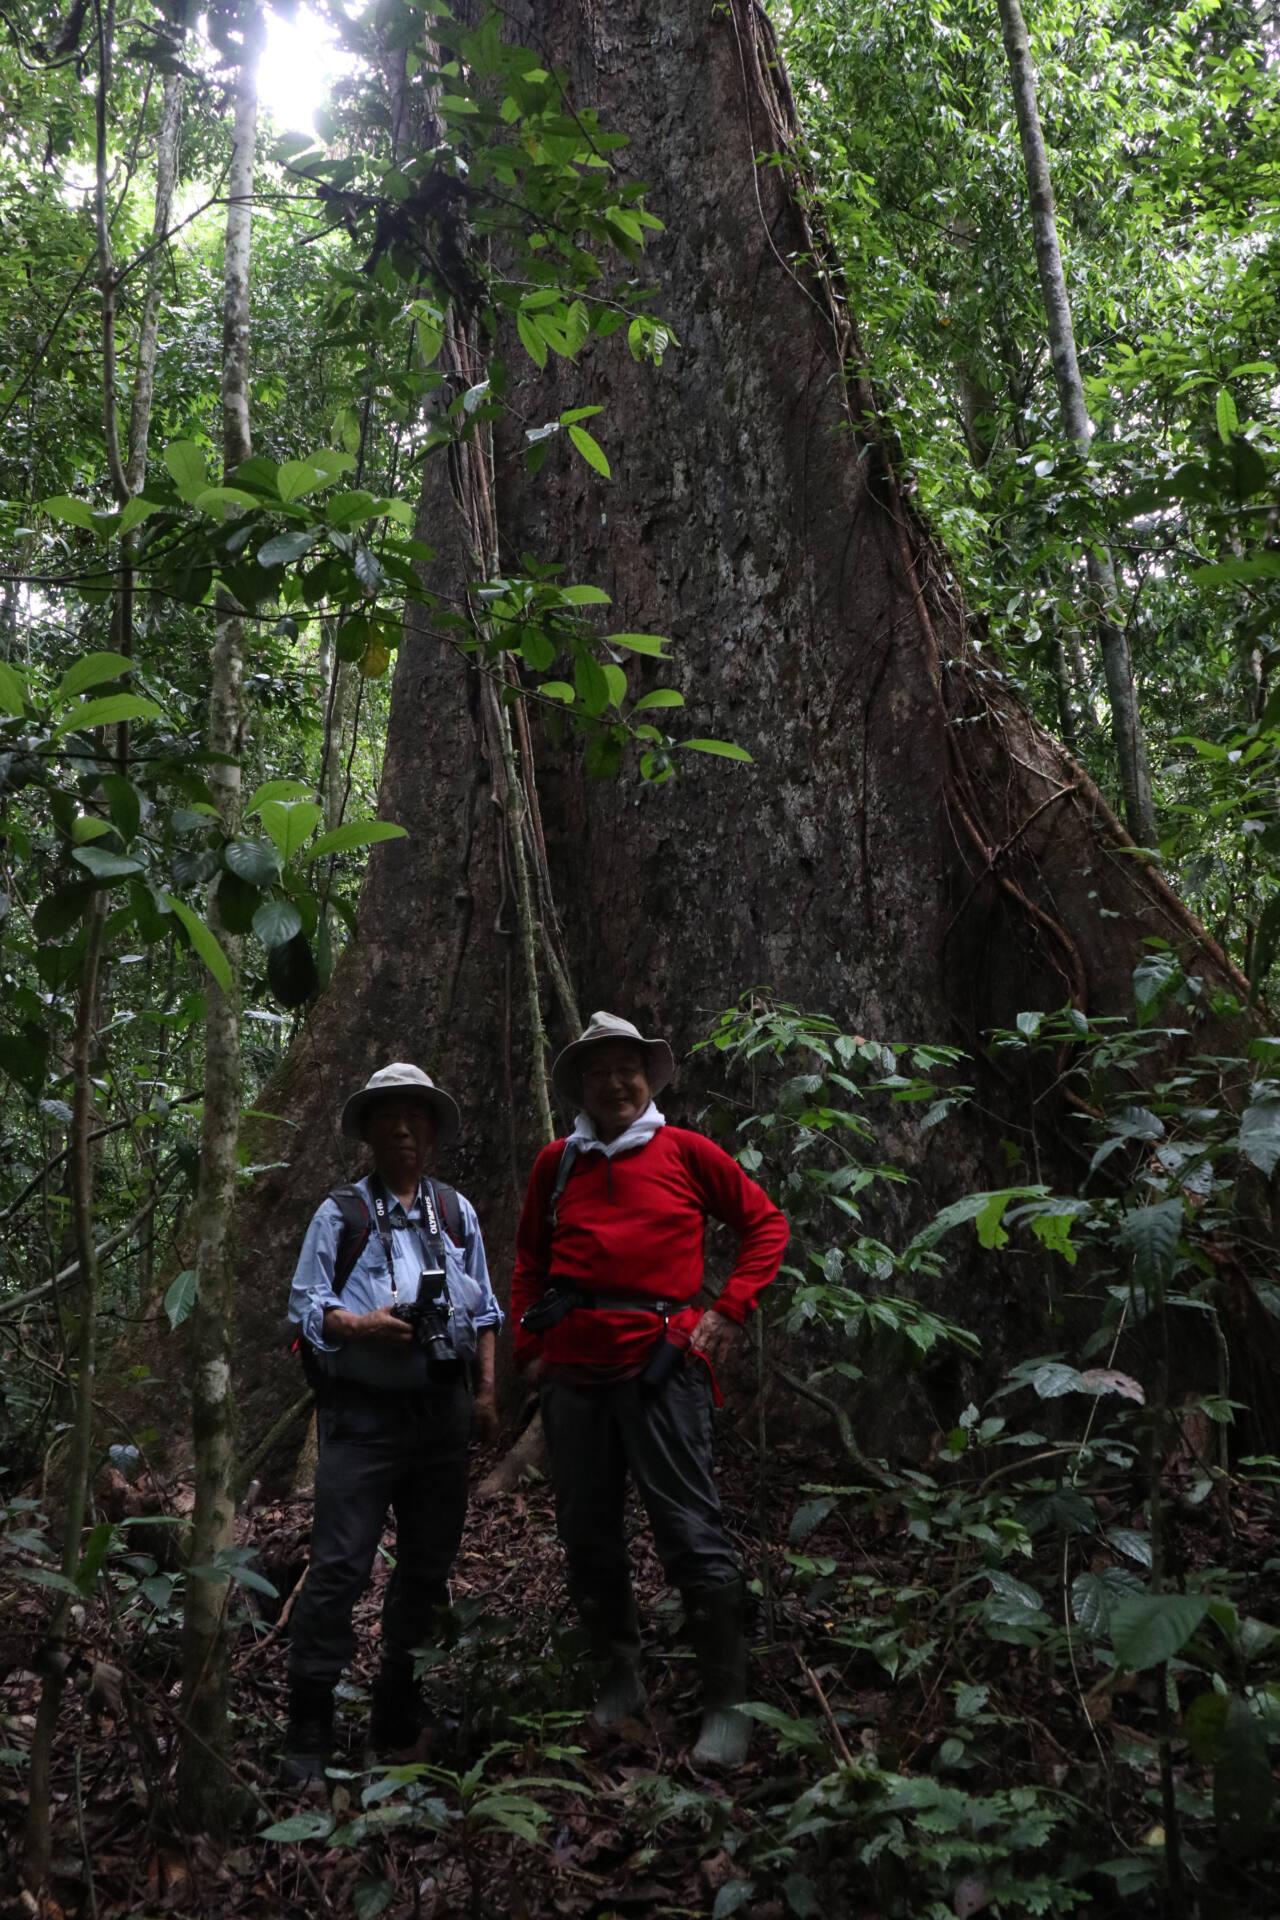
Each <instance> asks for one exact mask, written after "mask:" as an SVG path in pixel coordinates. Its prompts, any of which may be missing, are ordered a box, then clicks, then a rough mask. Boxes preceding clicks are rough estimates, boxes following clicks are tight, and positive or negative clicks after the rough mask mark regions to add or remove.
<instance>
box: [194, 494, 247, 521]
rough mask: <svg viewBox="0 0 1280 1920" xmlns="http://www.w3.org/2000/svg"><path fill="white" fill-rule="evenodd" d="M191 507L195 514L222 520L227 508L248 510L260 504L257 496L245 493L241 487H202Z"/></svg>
mask: <svg viewBox="0 0 1280 1920" xmlns="http://www.w3.org/2000/svg"><path fill="white" fill-rule="evenodd" d="M191 505H192V506H193V507H194V508H195V509H196V511H197V513H208V514H212V515H214V516H215V517H216V518H218V519H223V518H225V516H226V511H227V508H228V507H240V508H243V509H245V510H250V509H253V508H256V507H260V506H261V505H262V502H261V500H260V499H259V498H258V496H257V494H254V493H246V492H245V490H244V488H243V487H203V488H202V489H201V490H200V492H199V493H198V494H197V495H196V496H195V499H194V500H193V501H192V502H191Z"/></svg>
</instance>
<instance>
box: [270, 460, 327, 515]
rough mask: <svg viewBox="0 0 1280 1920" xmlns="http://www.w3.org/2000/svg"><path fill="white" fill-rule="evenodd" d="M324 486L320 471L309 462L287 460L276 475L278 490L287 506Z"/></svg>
mask: <svg viewBox="0 0 1280 1920" xmlns="http://www.w3.org/2000/svg"><path fill="white" fill-rule="evenodd" d="M323 485H324V478H323V476H322V474H321V472H320V469H319V468H318V467H313V466H312V464H311V462H310V461H309V460H286V461H285V463H284V465H283V466H282V467H280V468H279V470H278V471H277V473H276V490H277V491H278V493H279V495H280V498H281V499H282V500H283V501H284V502H285V504H286V505H288V503H289V502H290V501H291V500H301V499H302V497H303V496H304V494H308V493H314V492H315V490H316V488H317V487H321V486H323Z"/></svg>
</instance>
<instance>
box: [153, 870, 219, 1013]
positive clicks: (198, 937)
mask: <svg viewBox="0 0 1280 1920" xmlns="http://www.w3.org/2000/svg"><path fill="white" fill-rule="evenodd" d="M161 897H162V899H163V901H164V904H165V906H167V907H168V909H169V911H170V913H172V914H174V915H175V916H176V918H177V919H178V920H180V921H181V923H182V925H183V927H184V928H185V930H186V934H187V938H188V939H189V940H190V942H191V944H192V946H193V947H194V948H195V950H196V952H197V953H198V954H199V956H200V958H201V959H202V960H203V961H204V964H205V965H206V967H208V969H209V971H210V973H211V974H212V975H213V977H214V979H215V980H216V981H217V983H218V985H219V986H220V987H221V988H222V991H223V992H224V993H230V991H231V965H230V962H229V961H228V959H227V956H226V954H225V953H224V952H223V951H222V948H221V947H220V946H219V945H218V942H217V940H216V939H215V938H214V936H213V935H212V934H211V933H210V931H209V929H208V927H206V925H205V923H204V921H203V920H202V919H201V918H200V915H199V914H198V913H193V912H192V910H191V908H190V907H189V906H188V905H187V904H186V902H185V901H183V900H178V899H176V898H175V897H174V895H173V894H171V893H166V894H164V895H162V896H161Z"/></svg>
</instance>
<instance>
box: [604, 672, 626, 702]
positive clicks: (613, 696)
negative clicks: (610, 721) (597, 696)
mask: <svg viewBox="0 0 1280 1920" xmlns="http://www.w3.org/2000/svg"><path fill="white" fill-rule="evenodd" d="M600 671H601V672H602V673H603V675H604V677H605V679H606V681H607V682H608V685H609V705H610V706H611V707H621V705H622V703H623V701H624V700H625V699H626V697H627V676H626V674H625V673H624V672H623V671H622V668H621V667H615V666H611V665H610V664H609V663H608V662H606V663H605V665H604V666H602V667H601V669H600Z"/></svg>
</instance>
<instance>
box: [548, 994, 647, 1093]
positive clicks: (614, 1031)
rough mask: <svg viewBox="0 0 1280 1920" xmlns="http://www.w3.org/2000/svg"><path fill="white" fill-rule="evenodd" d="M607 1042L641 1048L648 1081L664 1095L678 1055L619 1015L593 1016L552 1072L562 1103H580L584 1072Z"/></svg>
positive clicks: (560, 1055)
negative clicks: (592, 1053)
mask: <svg viewBox="0 0 1280 1920" xmlns="http://www.w3.org/2000/svg"><path fill="white" fill-rule="evenodd" d="M605 1040H626V1041H628V1042H629V1043H630V1044H631V1045H632V1046H634V1047H639V1048H640V1051H641V1052H642V1053H643V1054H644V1059H645V1077H646V1079H647V1080H648V1082H649V1086H650V1088H651V1090H652V1091H653V1092H654V1093H661V1091H662V1089H663V1088H664V1087H665V1086H666V1084H667V1082H668V1081H669V1080H670V1078H671V1076H672V1074H673V1073H674V1072H675V1070H676V1060H675V1055H674V1054H673V1053H672V1051H671V1049H670V1047H669V1046H668V1045H667V1043H666V1041H665V1040H647V1039H646V1038H645V1036H644V1035H643V1034H642V1033H641V1031H640V1029H639V1027H633V1026H632V1024H631V1022H630V1021H629V1020H624V1019H622V1017H621V1015H619V1014H616V1013H593V1014H592V1016H591V1018H590V1020H589V1021H588V1022H587V1025H586V1027H585V1029H584V1030H583V1032H582V1033H581V1034H579V1036H578V1038H577V1039H576V1040H575V1041H573V1043H572V1044H571V1045H570V1046H567V1047H566V1048H565V1050H564V1052H563V1053H561V1054H558V1055H557V1057H556V1063H555V1065H554V1066H553V1067H552V1069H551V1084H552V1086H553V1087H554V1088H555V1090H556V1092H557V1093H558V1094H559V1095H560V1098H561V1099H562V1100H568V1101H574V1100H577V1099H578V1098H579V1097H580V1096H581V1093H582V1069H583V1067H584V1066H585V1065H586V1061H587V1055H588V1053H590V1051H591V1049H592V1047H598V1046H600V1045H601V1043H602V1042H603V1041H605Z"/></svg>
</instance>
